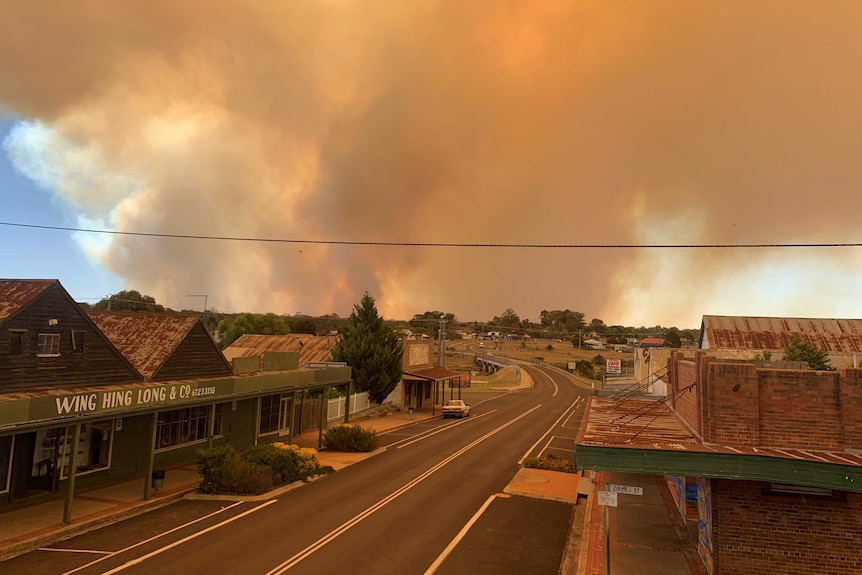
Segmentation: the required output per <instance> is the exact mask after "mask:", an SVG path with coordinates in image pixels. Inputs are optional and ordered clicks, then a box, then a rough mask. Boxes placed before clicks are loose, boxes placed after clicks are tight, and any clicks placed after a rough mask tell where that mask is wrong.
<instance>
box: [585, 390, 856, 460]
mask: <svg viewBox="0 0 862 575" xmlns="http://www.w3.org/2000/svg"><path fill="white" fill-rule="evenodd" d="M577 444H578V445H586V446H592V447H607V448H625V449H629V448H631V449H647V450H656V451H677V452H691V453H709V454H717V453H721V454H727V455H757V456H763V457H778V458H783V459H791V460H796V461H810V462H813V463H832V464H836V465H852V466H859V467H862V456H860V455H857V454H855V453H849V452H830V451H819V450H817V451H815V450H810V449H807V450H806V449H784V448H776V447H744V446H736V445H717V444H711V443H710V444H705V443H703V442H701V441H700V439H698V438H697V437H696V436H695V435H694V434H692V432H691V431H690V430H689V429H688V428H687V427H686V426H685V425H684V424H683V423H682V421H681V420H680V419H679V418H678V417H677V416H676V415H675V414H674V413H673V411H672V410H671V409H670V406H669V405H667V404H666V403H663V402H659V401H647V400H638V399H628V400H621V399H618V398H614V397H599V396H595V397H592V398H591V401H590V404H589V406H588V409H587V413H586V417H585V422H584V424H583V425H582V427H581V433H580V434H579V438H578V441H577Z"/></svg>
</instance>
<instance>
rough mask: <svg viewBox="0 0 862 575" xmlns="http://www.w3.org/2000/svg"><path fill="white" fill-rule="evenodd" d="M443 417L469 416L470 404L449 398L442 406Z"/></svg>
mask: <svg viewBox="0 0 862 575" xmlns="http://www.w3.org/2000/svg"><path fill="white" fill-rule="evenodd" d="M443 417H470V406H469V405H467V404H466V403H465V402H464V401H463V400H460V399H450V400H449V401H448V402H446V405H444V406H443Z"/></svg>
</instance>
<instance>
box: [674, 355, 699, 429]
mask: <svg viewBox="0 0 862 575" xmlns="http://www.w3.org/2000/svg"><path fill="white" fill-rule="evenodd" d="M676 374H677V377H678V384H677V385H676V386H675V388H676V389H674V391H675V392H676V395H675V396H674V400H673V408H674V409H675V410H676V413H677V415H679V416H680V417H682V418H683V419H684V420H685V421H686V422H687V423H688V424H689V425H690V426H691V428H692V429H695V430H697V432H698V433H700V404H699V401H698V399H699V397H700V395H699V393H698V389H697V386H695V387H693V388H691V390H689V391H683V390H685V388H686V387H688V386H690V385H691V384H693V383H695V382H696V381H697V366H696V365H695V363H694V362H693V361H680V362H677V366H676Z"/></svg>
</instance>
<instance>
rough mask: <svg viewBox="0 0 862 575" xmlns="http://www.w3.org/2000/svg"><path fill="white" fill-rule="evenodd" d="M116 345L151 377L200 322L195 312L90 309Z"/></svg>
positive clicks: (148, 377) (141, 370)
mask: <svg viewBox="0 0 862 575" xmlns="http://www.w3.org/2000/svg"><path fill="white" fill-rule="evenodd" d="M88 315H89V316H90V319H92V320H93V323H95V324H96V326H97V327H98V328H99V329H100V330H101V331H102V332H103V333H104V334H105V335H106V336H107V337H108V339H109V340H110V341H111V343H112V344H114V347H116V348H117V349H118V350H119V351H120V353H121V354H123V356H124V357H125V358H126V359H127V360H129V362H130V363H131V364H132V365H133V366H134V367H135V369H137V370H138V372H139V373H140V374H141V375H143V376H144V378H145V379H150V378H151V377H153V375H154V374H155V373H156V371H157V370H158V369H159V367H161V366H162V365H163V364H164V363H165V361H167V359H168V358H169V357H170V355H171V353H173V351H174V350H175V349H176V347H177V346H178V345H179V344H180V342H181V341H182V340H183V338H185V337H186V335H187V334H188V333H189V331H190V330H191V329H192V327H194V325H195V324H196V323H197V322H198V321H199V320H198V316H197V315H194V314H183V313H146V312H88Z"/></svg>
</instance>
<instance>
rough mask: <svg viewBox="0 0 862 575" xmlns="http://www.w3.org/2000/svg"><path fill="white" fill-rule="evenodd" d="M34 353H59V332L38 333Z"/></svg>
mask: <svg viewBox="0 0 862 575" xmlns="http://www.w3.org/2000/svg"><path fill="white" fill-rule="evenodd" d="M36 355H38V356H43V357H56V356H58V355H60V334H59V333H40V334H39V347H38V348H37V349H36Z"/></svg>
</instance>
